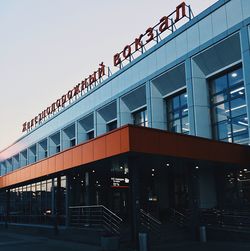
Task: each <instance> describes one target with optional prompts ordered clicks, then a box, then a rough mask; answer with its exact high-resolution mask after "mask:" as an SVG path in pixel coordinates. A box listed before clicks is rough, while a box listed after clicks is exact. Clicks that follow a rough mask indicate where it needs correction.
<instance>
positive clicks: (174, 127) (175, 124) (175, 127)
mask: <svg viewBox="0 0 250 251" xmlns="http://www.w3.org/2000/svg"><path fill="white" fill-rule="evenodd" d="M170 131H171V132H181V121H180V119H177V120H174V121H171V123H170Z"/></svg>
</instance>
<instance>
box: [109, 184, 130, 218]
mask: <svg viewBox="0 0 250 251" xmlns="http://www.w3.org/2000/svg"><path fill="white" fill-rule="evenodd" d="M128 190H129V189H128V188H119V187H113V188H112V211H113V212H114V213H115V214H117V215H118V216H119V217H121V218H122V219H123V220H124V221H125V222H126V221H127V219H128Z"/></svg>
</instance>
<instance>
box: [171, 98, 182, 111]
mask: <svg viewBox="0 0 250 251" xmlns="http://www.w3.org/2000/svg"><path fill="white" fill-rule="evenodd" d="M179 107H180V99H179V96H176V97H173V98H172V109H173V110H174V109H178V108H179Z"/></svg>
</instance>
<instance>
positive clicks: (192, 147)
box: [0, 125, 250, 188]
mask: <svg viewBox="0 0 250 251" xmlns="http://www.w3.org/2000/svg"><path fill="white" fill-rule="evenodd" d="M125 153H145V154H155V155H158V156H159V155H161V156H168V157H180V158H186V159H193V160H199V161H212V162H222V163H225V164H226V163H227V164H233V165H240V166H243V167H247V166H248V165H249V163H250V147H248V146H242V145H237V144H231V143H224V142H219V141H214V140H209V139H204V138H200V137H195V136H188V135H183V134H177V133H170V132H166V131H162V130H157V129H151V128H145V127H136V126H132V125H126V126H124V127H120V128H118V129H116V130H113V131H111V132H109V133H106V134H104V135H102V136H99V137H97V138H94V139H92V140H89V141H87V142H85V143H82V144H79V145H77V146H75V147H73V148H70V149H67V150H64V151H62V152H60V153H58V154H55V155H53V156H51V157H49V158H46V159H43V160H40V161H39V162H36V163H34V164H31V165H28V166H25V167H23V168H20V169H17V170H15V171H13V172H11V173H9V174H6V175H4V176H2V177H0V188H5V187H9V186H13V185H16V184H18V183H23V182H26V181H30V180H33V179H37V178H41V177H44V176H47V175H51V174H55V173H58V172H61V171H64V170H69V169H72V168H75V167H78V166H81V165H84V164H89V163H92V162H95V161H98V160H102V159H107V158H110V157H113V156H117V155H121V154H125Z"/></svg>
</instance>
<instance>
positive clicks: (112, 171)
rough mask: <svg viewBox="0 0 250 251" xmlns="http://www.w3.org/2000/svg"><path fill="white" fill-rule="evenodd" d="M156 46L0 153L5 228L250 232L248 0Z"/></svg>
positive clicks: (233, 2)
mask: <svg viewBox="0 0 250 251" xmlns="http://www.w3.org/2000/svg"><path fill="white" fill-rule="evenodd" d="M153 43H155V44H154V45H153V46H152V47H151V48H150V49H148V50H146V51H145V52H143V53H141V55H139V56H138V57H137V58H135V59H134V60H129V63H128V64H126V65H125V66H123V67H121V68H120V69H119V70H118V71H117V72H116V73H114V74H113V75H111V76H109V77H108V78H106V79H105V80H104V81H102V82H99V83H98V84H96V83H94V84H93V85H89V86H88V87H87V91H86V93H83V94H82V95H81V96H80V97H78V98H76V99H75V100H73V101H72V102H70V104H68V106H67V107H64V108H62V109H60V110H59V111H57V112H55V114H52V113H51V114H49V115H48V118H47V119H46V120H44V121H41V122H40V123H38V124H37V125H36V126H33V127H32V128H31V129H30V130H28V132H27V133H25V134H24V136H23V137H21V138H20V139H18V140H17V141H16V142H14V143H13V144H12V145H11V146H9V147H7V148H6V149H4V150H3V151H1V152H0V170H1V176H0V189H1V190H0V218H1V220H2V221H3V222H8V223H10V224H11V223H19V224H39V225H41V224H45V225H51V224H54V220H55V218H56V220H57V223H58V224H60V225H62V226H66V227H72V226H80V225H81V224H80V222H79V221H78V222H77V221H76V220H75V218H74V217H75V216H78V217H79V219H80V218H81V217H82V218H81V220H82V221H83V223H82V224H83V226H84V227H88V226H89V225H91V224H92V223H93V222H94V223H95V224H97V223H98V219H100V218H98V217H104V216H103V215H104V211H105V210H106V212H108V214H109V215H113V216H112V217H111V218H112V220H115V219H119V220H120V221H122V225H121V227H122V226H125V227H126V228H128V227H129V228H131V230H132V231H131V232H132V233H133V235H132V238H136V236H137V233H138V231H139V230H140V228H141V227H142V226H144V227H145V225H146V223H145V222H148V221H150V224H151V225H152V224H156V225H157V224H158V223H159V224H160V223H161V224H168V222H169V221H172V222H177V223H180V221H181V222H182V223H183V224H184V221H185V224H186V225H187V227H189V228H190V229H195V228H197V226H199V225H201V224H207V226H208V227H209V226H217V227H222V225H223V226H225V225H227V226H230V227H232V228H233V227H239V226H241V227H242V228H245V229H248V227H249V226H248V224H247V221H246V219H250V215H248V211H249V208H250V148H249V144H250V141H249V121H248V120H249V113H250V1H248V0H219V1H218V2H217V3H215V4H214V5H212V6H211V7H209V8H208V9H207V10H205V11H204V12H202V13H201V14H199V15H198V16H196V17H194V18H192V19H191V20H190V21H188V22H187V23H185V24H184V25H182V26H181V27H180V28H178V29H177V30H174V31H171V32H170V34H169V35H168V36H166V37H165V38H163V39H161V40H159V41H153ZM125 56H126V53H125ZM104 208H105V209H104ZM95 210H96V211H95ZM97 211H98V213H100V212H101V213H100V214H98V217H93V212H97ZM86 212H87V213H86ZM85 213H86V214H87V217H85V216H84V214H85ZM100 215H101V216H100ZM235 215H237V216H238V218H237V219H238V220H236V219H235V217H234V216H235ZM218 216H220V217H221V218H220V220H218ZM84 217H85V218H84ZM244 217H245V218H244ZM248 217H249V218H248ZM187 219H188V220H187ZM91 220H93V222H92V221H91ZM102 222H103V221H102ZM249 222H250V221H249ZM74 224H75V225H74ZM150 224H149V225H150ZM151 225H150V226H151ZM109 227H110V225H109ZM115 227H116V225H115ZM111 228H112V227H111ZM149 228H150V227H149ZM149 228H148V229H149ZM151 230H152V226H151Z"/></svg>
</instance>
